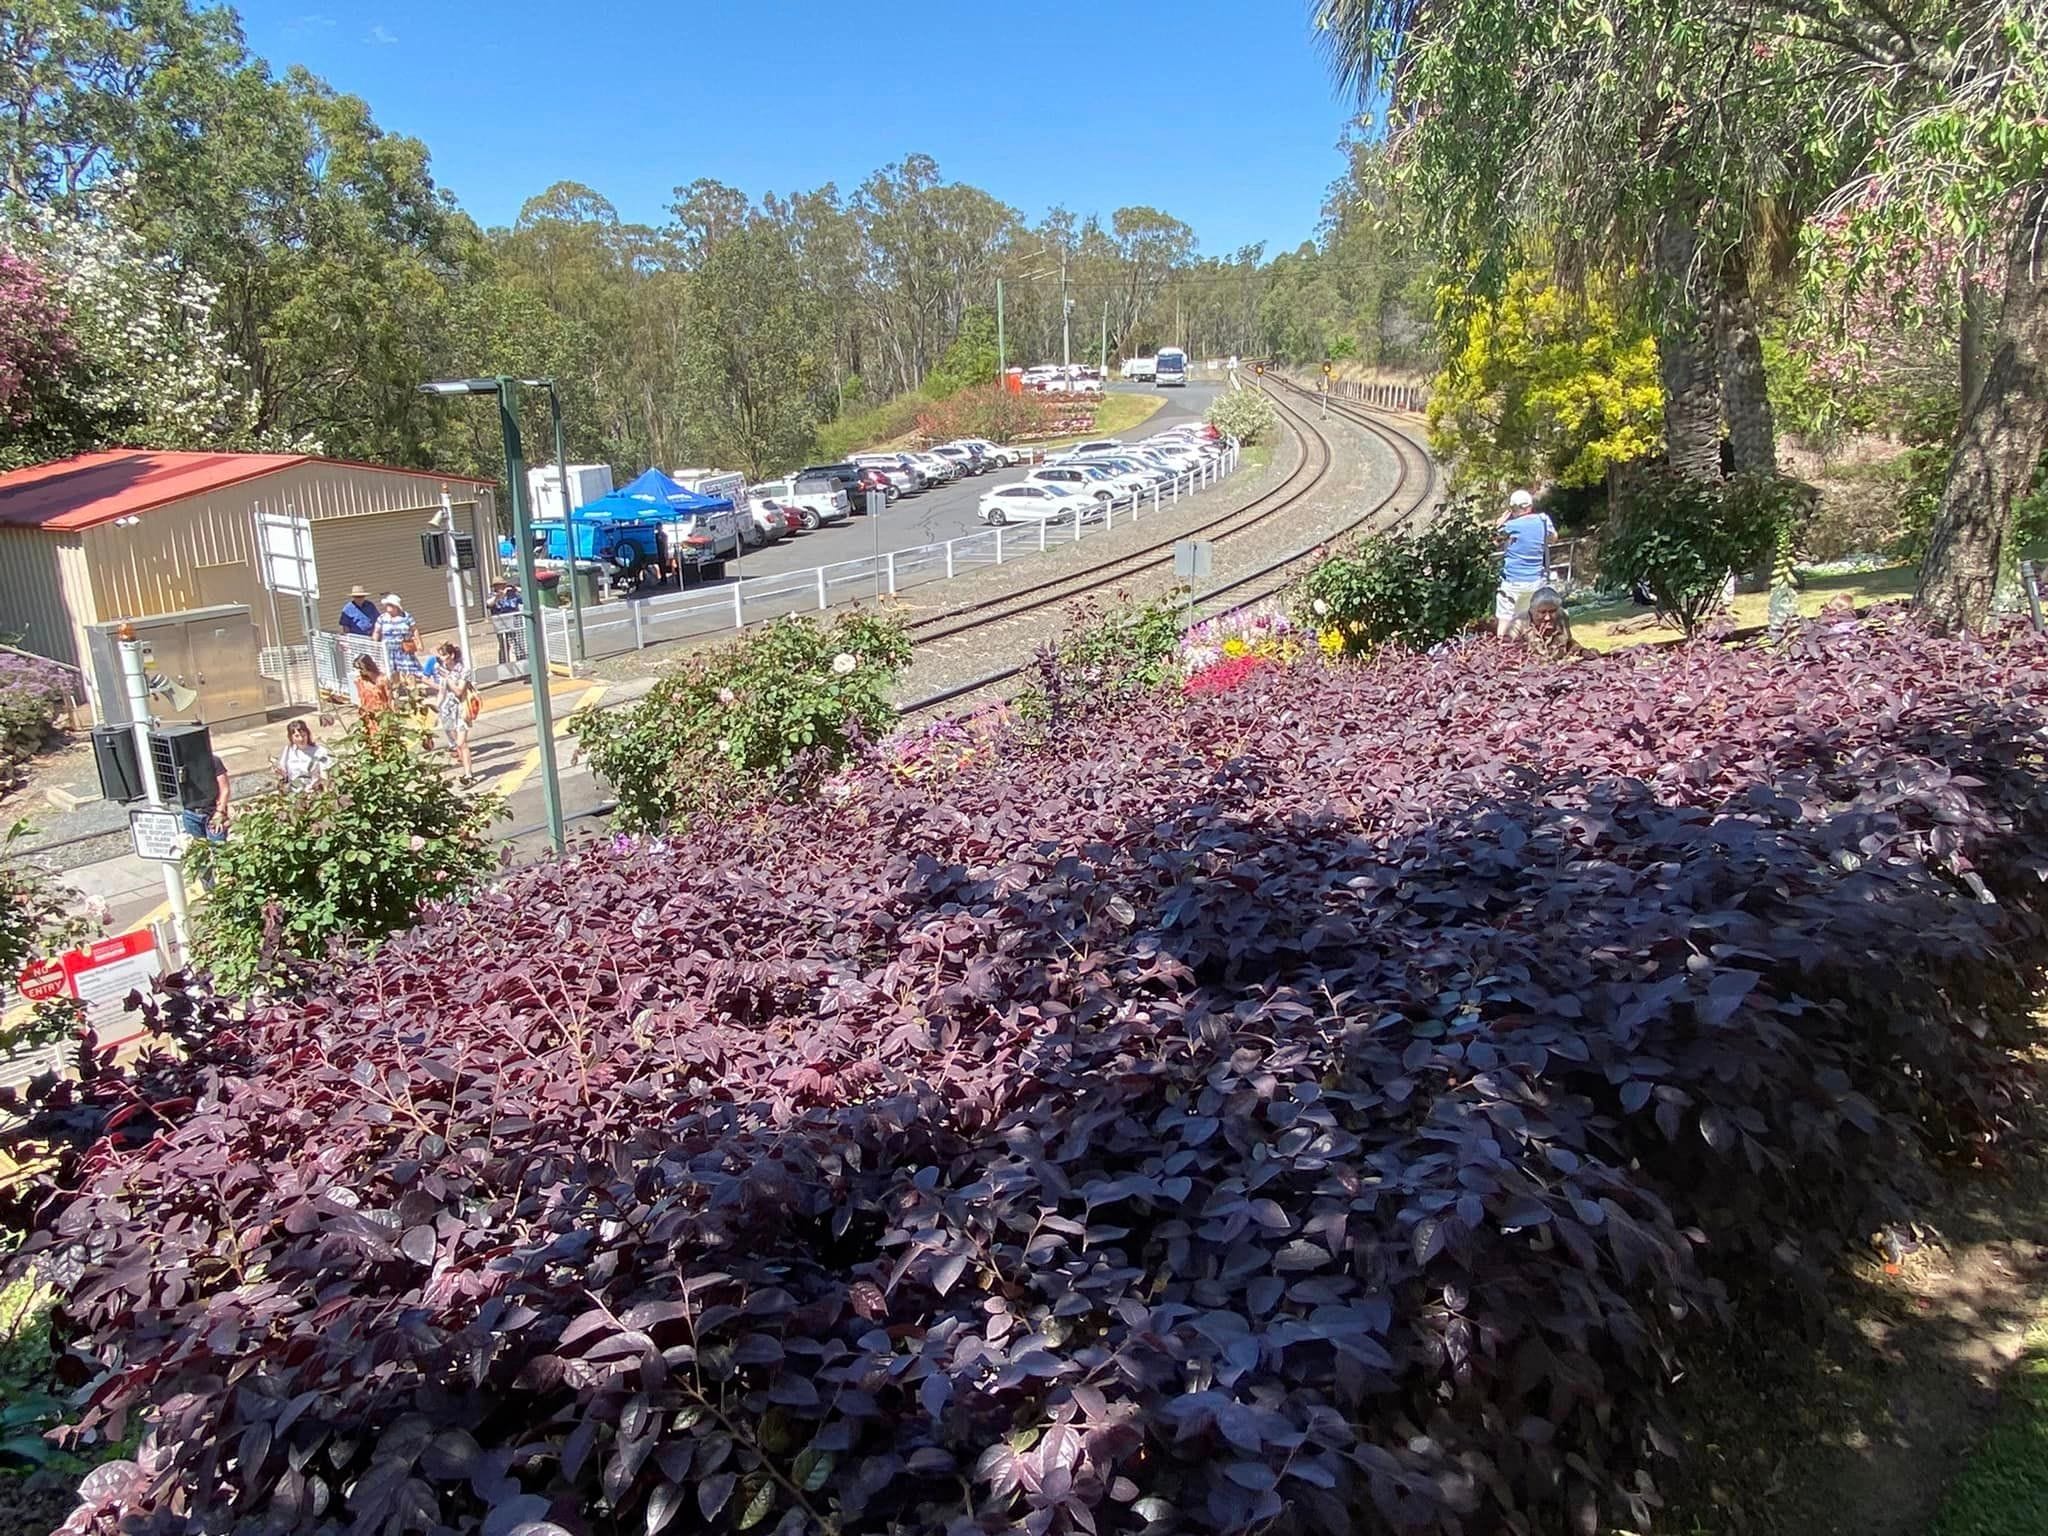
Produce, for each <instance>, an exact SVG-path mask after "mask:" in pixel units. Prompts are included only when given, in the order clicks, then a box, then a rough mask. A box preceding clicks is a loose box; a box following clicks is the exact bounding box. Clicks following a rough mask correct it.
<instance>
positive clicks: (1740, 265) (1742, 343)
mask: <svg viewBox="0 0 2048 1536" xmlns="http://www.w3.org/2000/svg"><path fill="white" fill-rule="evenodd" d="M1719 279H1720V280H1719V281H1718V282H1717V283H1716V284H1715V290H1714V361H1715V363H1716V365H1717V366H1718V368H1719V370H1720V374H1721V404H1722V405H1723V407H1724V408H1725V409H1726V410H1727V413H1728V438H1729V441H1730V443H1731V444H1732V445H1733V447H1734V449H1735V472H1736V473H1737V474H1738V475H1749V474H1756V475H1774V474H1776V473H1777V472H1778V430H1777V424H1776V423H1775V422H1774V421H1773V420H1772V419H1771V394H1770V389H1769V387H1768V386H1767V385H1766V383H1765V381H1764V344H1763V338H1762V337H1761V336H1760V335H1758V334H1757V324H1756V300H1755V298H1754V297H1753V296H1752V295H1751V293H1750V288H1749V263H1748V261H1747V260H1746V259H1745V258H1744V256H1743V254H1742V252H1741V251H1739V250H1737V251H1730V252H1728V253H1727V254H1726V255H1724V256H1723V257H1722V258H1721V270H1720V273H1719Z"/></svg>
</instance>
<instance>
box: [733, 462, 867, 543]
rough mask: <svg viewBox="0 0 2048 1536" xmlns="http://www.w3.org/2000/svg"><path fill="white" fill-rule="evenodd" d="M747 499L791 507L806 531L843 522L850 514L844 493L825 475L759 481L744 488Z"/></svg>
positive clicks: (850, 510) (836, 482)
mask: <svg viewBox="0 0 2048 1536" xmlns="http://www.w3.org/2000/svg"><path fill="white" fill-rule="evenodd" d="M747 500H749V501H779V502H781V503H782V504H783V505H784V506H785V507H795V508H796V514H797V516H798V517H800V518H802V519H803V523H804V527H805V529H806V530H810V529H816V528H822V527H823V526H824V525H825V524H827V523H843V522H845V521H846V520H847V519H848V518H849V517H851V516H852V515H853V509H852V508H851V507H849V506H848V505H847V503H846V492H845V490H844V489H843V488H842V487H841V486H840V484H839V482H838V481H837V480H834V479H832V478H831V477H830V476H829V475H811V476H809V477H807V478H799V479H794V480H790V479H783V480H763V481H762V482H761V483H760V484H759V485H751V486H748V487H747Z"/></svg>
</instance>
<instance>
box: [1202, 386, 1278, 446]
mask: <svg viewBox="0 0 2048 1536" xmlns="http://www.w3.org/2000/svg"><path fill="white" fill-rule="evenodd" d="M1207 420H1208V423H1209V425H1210V426H1212V427H1214V428H1215V429H1216V430H1217V431H1218V432H1221V433H1222V434H1223V435H1224V436H1225V437H1234V438H1236V439H1237V440H1238V441H1239V442H1241V443H1262V442H1264V441H1265V440H1266V439H1267V438H1269V437H1271V436H1272V435H1273V433H1274V431H1275V429H1277V428H1278V427H1279V425H1280V418H1279V416H1278V415H1277V414H1276V413H1275V412H1274V410H1273V403H1272V402H1271V401H1270V400H1268V399H1267V398H1266V397H1265V394H1264V393H1263V392H1262V391H1260V390H1256V389H1226V390H1225V391H1223V393H1222V394H1220V395H1218V396H1217V397H1216V398H1215V400H1214V401H1212V402H1211V403H1210V406H1209V412H1208V417H1207Z"/></svg>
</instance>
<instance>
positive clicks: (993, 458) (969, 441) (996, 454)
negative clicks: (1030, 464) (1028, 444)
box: [960, 437, 1027, 469]
mask: <svg viewBox="0 0 2048 1536" xmlns="http://www.w3.org/2000/svg"><path fill="white" fill-rule="evenodd" d="M960 441H961V443H962V444H964V445H965V446H967V447H969V448H979V449H980V450H981V453H982V457H983V458H984V459H986V460H987V461H988V462H989V463H991V464H995V465H997V466H999V467H1000V468H1003V469H1008V468H1009V467H1010V466H1011V465H1013V464H1015V463H1016V462H1017V460H1018V459H1019V458H1020V457H1022V456H1023V455H1024V454H1025V453H1026V452H1027V450H1025V449H1021V448H1005V447H1004V446H1003V445H1002V444H1001V443H992V442H990V441H989V440H988V439H987V438H985V437H963V438H961V439H960Z"/></svg>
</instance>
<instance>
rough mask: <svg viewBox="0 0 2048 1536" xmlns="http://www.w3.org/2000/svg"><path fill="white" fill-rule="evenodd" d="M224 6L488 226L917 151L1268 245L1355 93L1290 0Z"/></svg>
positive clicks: (781, 188) (1324, 158) (645, 207)
mask: <svg viewBox="0 0 2048 1536" xmlns="http://www.w3.org/2000/svg"><path fill="white" fill-rule="evenodd" d="M238 9H239V10H240V11H241V14H242V20H243V26H244V29H245V31H246V33H247V35H248V39H249V43H250V46H251V47H252V48H253V49H254V51H255V52H257V53H258V54H260V55H262V56H263V57H264V58H266V59H268V60H269V61H270V63H271V64H272V66H273V67H274V68H277V69H282V68H283V67H284V66H286V65H288V64H294V63H299V64H304V65H306V66H307V67H308V68H309V69H311V70H312V71H313V72H314V73H316V74H318V75H321V76H323V77H324V78H326V79H327V81H328V82H329V83H331V84H332V85H334V86H335V87H336V88H337V89H340V90H344V91H349V92H353V93H354V94H356V95H358V96H361V97H363V98H364V99H365V100H366V101H368V102H369V104H370V107H371V110H372V111H373V112H374V113H375V114H376V118H377V121H378V122H379V123H380V124H382V125H383V126H384V127H385V128H387V129H391V130H394V131H397V132H402V133H409V134H412V135H414V136H416V137H418V138H420V139H423V140H424V141H425V142H426V144H427V147H428V148H429V150H430V151H431V152H432V154H433V161H434V170H435V175H436V178H437V180H439V182H440V183H441V184H442V185H443V186H445V187H448V188H450V189H452V190H453V191H454V193H455V194H456V196H457V197H458V198H460V200H461V202H462V205H463V206H464V207H465V208H466V209H468V210H469V212H470V214H471V215H472V216H473V217H475V218H476V219H478V220H479V221H480V222H482V223H485V224H502V223H508V222H510V221H511V219H512V218H513V216H514V215H516V214H517V213H518V211H519V205H520V203H521V202H523V201H524V200H525V199H526V198H527V197H529V196H531V195H532V194H534V193H536V192H539V191H540V190H542V189H543V188H545V187H546V186H548V185H549V184H550V183H552V182H555V181H581V182H585V183H587V184H589V185H590V186H592V187H594V188H595V189H596V190H597V191H599V192H601V193H603V194H604V195H605V196H607V197H609V198H610V199H611V200H612V202H613V203H614V204H616V205H617V207H618V209H619V212H620V214H621V216H623V217H625V218H627V219H632V220H643V221H647V222H660V221H662V220H663V219H665V218H666V216H667V205H668V203H669V202H670V200H671V190H672V189H673V188H675V187H677V186H682V185H685V184H687V183H689V182H690V181H693V180H695V179H696V178H697V177H699V176H709V177H712V178H714V179H716V180H719V181H724V182H728V183H730V184H732V185H733V186H736V187H739V188H741V189H742V190H743V191H746V192H747V193H749V194H751V195H753V196H756V197H758V196H760V195H761V194H762V193H763V192H768V191H773V192H780V193H787V192H792V191H798V190H808V189H810V188H812V187H816V186H819V185H821V184H822V183H824V182H827V181H836V182H837V183H838V184H839V185H840V188H841V189H842V191H845V190H851V188H852V187H853V185H854V184H855V183H857V182H858V181H860V180H861V178H863V177H864V176H866V175H867V174H868V173H869V172H870V171H872V170H874V169H875V168H876V167H878V166H881V165H884V164H887V163H889V162H890V161H893V160H898V159H900V158H902V156H903V155H904V154H906V153H910V152H922V153H925V154H929V155H931V156H932V157H933V158H935V159H936V160H937V161H938V163H939V168H940V171H941V172H942V173H943V174H944V175H945V176H946V177H947V178H948V179H950V180H957V181H966V182H971V183H973V184H974V185H976V186H979V187H981V188H983V189H984V190H986V191H988V192H990V193H992V194H994V195H995V196H997V197H1000V198H1001V199H1003V200H1004V201H1005V202H1007V203H1009V204H1011V205H1012V206H1014V207H1016V208H1019V209H1021V210H1023V212H1024V213H1025V215H1026V216H1027V217H1029V218H1034V219H1035V218H1036V217H1037V216H1038V215H1040V214H1041V213H1043V212H1044V211H1045V210H1046V209H1047V208H1048V207H1050V206H1052V205H1053V204H1055V203H1063V204H1065V205H1066V206H1067V207H1069V208H1072V209H1074V210H1075V211H1077V212H1082V213H1086V212H1100V213H1103V214H1107V213H1108V212H1109V211H1110V210H1111V209H1113V208H1116V207H1119V206H1122V205H1125V204H1133V203H1149V204H1151V205H1153V206H1155V207H1158V208H1162V209H1164V210H1166V211H1167V212H1169V213H1171V214H1173V215H1175V216H1176V217H1178V218H1180V219H1182V220H1184V221H1186V222H1187V223H1188V224H1190V225H1192V226H1193V228H1194V230H1195V233H1196V235H1197V236H1198V237H1199V238H1200V240H1201V248H1202V250H1203V252H1205V253H1207V254H1211V255H1223V254H1228V253H1229V252H1230V251H1232V250H1234V249H1235V248H1236V247H1237V246H1239V245H1241V244H1245V243H1249V242H1252V241H1258V240H1264V241H1266V242H1267V250H1268V254H1271V253H1272V252H1273V251H1275V250H1279V249H1283V248H1291V247H1293V246H1294V245H1296V244H1297V243H1299V242H1300V241H1302V240H1304V239H1307V238H1308V237H1309V236H1310V235H1311V234H1312V233H1313V231H1314V227H1315V222H1316V217H1317V212H1318V210H1319V208H1320V206H1321V202H1322V194H1323V190H1324V188H1325V187H1326V186H1327V185H1328V184H1329V183H1330V181H1331V180H1333V179H1334V178H1335V177H1336V175H1337V174H1338V172H1339V170H1340V168H1341V166H1340V160H1339V157H1338V154H1337V152H1336V149H1335V145H1336V143H1337V140H1338V138H1339V137H1340V136H1341V134H1342V132H1343V129H1344V126H1345V123H1346V121H1347V118H1348V115H1349V113H1348V108H1347V105H1346V103H1345V102H1344V101H1343V100H1342V99H1341V98H1340V97H1339V96H1338V95H1337V93H1336V92H1335V91H1334V90H1333V88H1332V87H1331V85H1330V82H1329V77H1328V75H1327V73H1326V71H1325V69H1324V67H1323V61H1322V58H1321V56H1320V55H1319V54H1318V53H1317V52H1316V50H1315V47H1314V45H1313V41H1312V39H1311V36H1310V32H1309V26H1308V20H1307V16H1308V7H1307V4H1306V0H1266V3H1263V4H1250V5H1247V4H1244V3H1242V0H1236V3H1233V0H1180V3H1176V4H1156V3H1155V4H1142V3H1138V0H1094V3H1080V0H1029V3H1027V4H1025V5H1021V6H983V5H977V4H974V3H972V0H967V3H960V0H953V3H944V0H893V3H890V4H887V5H880V4H873V3H870V4H865V5H847V4H826V3H822V0H696V3H694V4H693V3H690V0H668V3H665V4H662V3H648V0H624V3H609V0H595V3H589V0H586V3H584V4H581V5H577V4H563V3H561V0H551V3H546V4H543V3H540V0H499V3H496V4H492V5H488V6H484V5H476V4H468V5H464V4H451V3H446V0H424V3H422V0H410V3H405V4H400V3H395V0H387V3H381V4H380V3H375V0H372V3H370V4H336V3H333V0H243V3H242V4H241V5H239V7H238ZM814 80H815V81H818V82H820V83H819V84H815V85H814V84H813V83H812V82H813V81H814ZM856 82H860V83H859V84H856Z"/></svg>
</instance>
